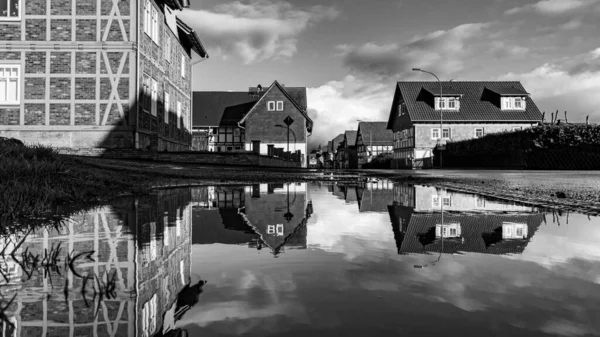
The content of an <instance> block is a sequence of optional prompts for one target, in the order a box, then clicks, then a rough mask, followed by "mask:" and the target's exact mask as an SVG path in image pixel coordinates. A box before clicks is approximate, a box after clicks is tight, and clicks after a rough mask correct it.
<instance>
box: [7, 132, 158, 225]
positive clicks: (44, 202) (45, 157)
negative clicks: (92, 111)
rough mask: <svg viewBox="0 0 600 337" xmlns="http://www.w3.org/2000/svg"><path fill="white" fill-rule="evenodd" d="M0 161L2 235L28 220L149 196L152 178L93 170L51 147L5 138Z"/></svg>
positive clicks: (114, 171)
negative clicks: (130, 196) (125, 196)
mask: <svg viewBox="0 0 600 337" xmlns="http://www.w3.org/2000/svg"><path fill="white" fill-rule="evenodd" d="M0 163H1V165H0V232H3V231H4V230H6V229H7V227H9V226H12V225H13V224H15V223H16V222H20V220H23V219H28V221H31V220H36V219H39V220H40V221H42V220H43V219H45V218H51V217H57V216H60V215H62V214H64V213H69V212H74V211H77V210H83V209H85V208H88V207H92V206H95V205H97V204H98V203H100V202H101V201H103V200H108V199H111V198H114V197H117V196H119V195H120V194H124V193H133V194H141V193H146V191H147V189H148V187H149V186H150V183H151V178H152V177H151V176H148V175H145V174H141V173H140V174H132V173H130V172H129V173H127V174H124V173H123V172H119V171H116V170H108V169H102V168H97V167H92V166H90V165H88V164H85V163H84V162H83V161H81V160H79V159H77V158H72V157H67V156H61V155H59V154H58V153H57V152H56V151H54V150H53V149H51V148H48V147H44V146H24V145H22V144H21V143H20V142H19V141H16V140H12V139H6V138H0ZM65 205H69V207H68V209H69V210H67V207H65ZM66 215H68V214H66Z"/></svg>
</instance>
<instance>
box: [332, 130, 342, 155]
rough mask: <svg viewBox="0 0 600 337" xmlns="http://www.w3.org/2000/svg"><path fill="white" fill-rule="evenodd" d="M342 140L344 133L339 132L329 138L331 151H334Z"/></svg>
mask: <svg viewBox="0 0 600 337" xmlns="http://www.w3.org/2000/svg"><path fill="white" fill-rule="evenodd" d="M343 141H344V134H343V133H340V134H339V135H337V136H335V138H333V139H332V140H331V147H332V150H333V151H336V150H337V148H338V146H340V144H341V143H342V142H343Z"/></svg>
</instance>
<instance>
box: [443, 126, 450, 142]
mask: <svg viewBox="0 0 600 337" xmlns="http://www.w3.org/2000/svg"><path fill="white" fill-rule="evenodd" d="M442 137H443V138H446V139H450V138H451V132H450V128H443V129H442Z"/></svg>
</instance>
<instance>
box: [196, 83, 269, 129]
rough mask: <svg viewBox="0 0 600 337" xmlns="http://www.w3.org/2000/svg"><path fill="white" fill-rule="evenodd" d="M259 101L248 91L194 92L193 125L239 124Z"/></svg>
mask: <svg viewBox="0 0 600 337" xmlns="http://www.w3.org/2000/svg"><path fill="white" fill-rule="evenodd" d="M256 101H258V97H256V96H252V95H249V94H248V93H247V92H229V91H196V92H194V106H193V126H195V127H207V126H237V122H239V121H240V120H241V119H242V118H243V117H244V115H245V114H246V113H247V112H248V111H249V110H250V109H251V108H252V107H253V106H254V104H255V103H256Z"/></svg>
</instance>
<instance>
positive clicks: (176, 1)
mask: <svg viewBox="0 0 600 337" xmlns="http://www.w3.org/2000/svg"><path fill="white" fill-rule="evenodd" d="M165 3H166V4H167V5H168V6H169V7H171V8H173V9H177V10H182V9H183V6H182V5H181V1H180V0H165Z"/></svg>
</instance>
